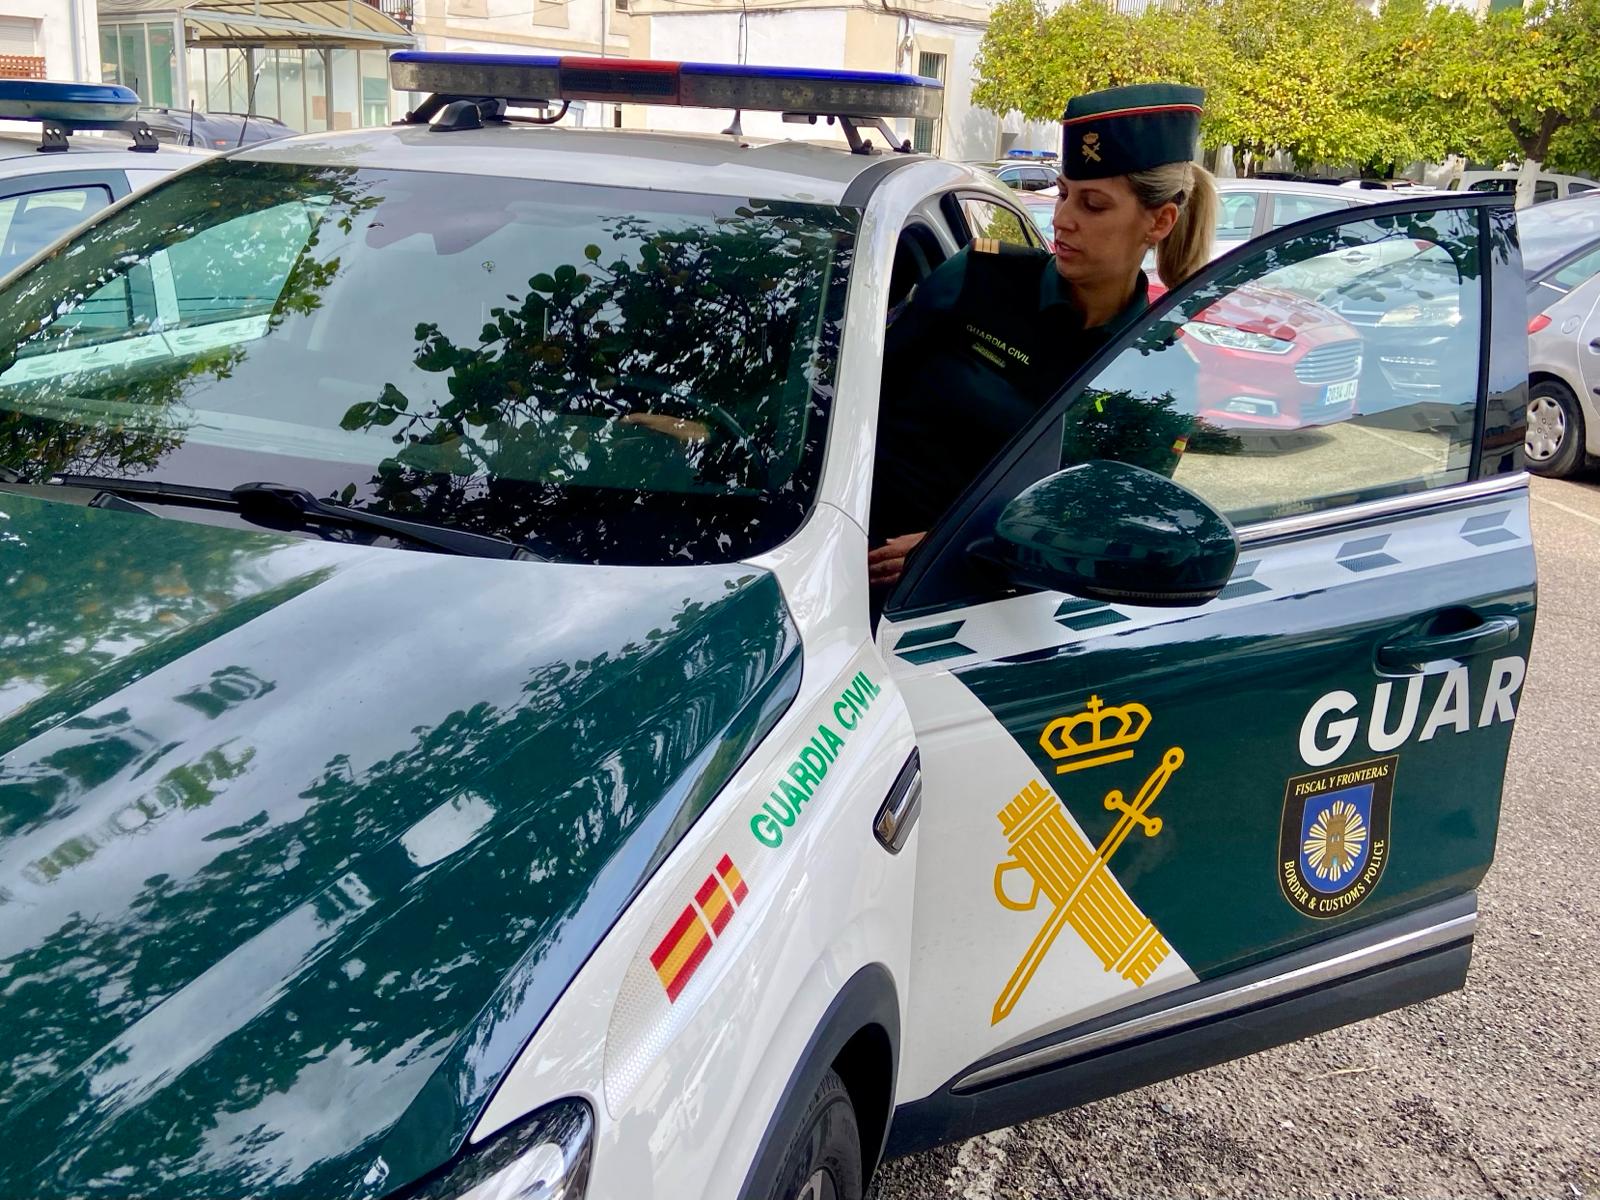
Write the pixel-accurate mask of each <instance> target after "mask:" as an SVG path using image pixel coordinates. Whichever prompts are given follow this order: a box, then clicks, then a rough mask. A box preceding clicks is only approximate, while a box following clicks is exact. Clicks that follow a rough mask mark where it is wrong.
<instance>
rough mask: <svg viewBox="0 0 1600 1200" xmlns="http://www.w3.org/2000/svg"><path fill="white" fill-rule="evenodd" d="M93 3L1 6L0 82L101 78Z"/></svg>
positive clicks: (52, 0)
mask: <svg viewBox="0 0 1600 1200" xmlns="http://www.w3.org/2000/svg"><path fill="white" fill-rule="evenodd" d="M98 44H99V34H98V32H97V31H96V15H95V6H94V0H0V79H77V80H85V81H89V82H96V81H98V80H99V78H100V73H99V71H100V68H99V62H100V58H99V54H98V52H97V50H96V47H97V46H98Z"/></svg>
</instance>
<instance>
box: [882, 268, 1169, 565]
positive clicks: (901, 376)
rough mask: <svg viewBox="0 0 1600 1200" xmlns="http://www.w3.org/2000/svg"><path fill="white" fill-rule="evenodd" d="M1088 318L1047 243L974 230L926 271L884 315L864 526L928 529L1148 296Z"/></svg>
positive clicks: (886, 531) (889, 533)
mask: <svg viewBox="0 0 1600 1200" xmlns="http://www.w3.org/2000/svg"><path fill="white" fill-rule="evenodd" d="M1147 286H1148V285H1147V281H1146V279H1145V277H1144V274H1143V273H1142V272H1141V273H1140V275H1139V278H1138V284H1137V287H1136V289H1135V291H1134V295H1133V299H1132V300H1130V301H1129V302H1128V305H1127V307H1126V308H1124V309H1123V310H1122V311H1121V312H1119V313H1118V314H1117V315H1116V317H1114V318H1113V319H1112V320H1111V321H1110V322H1108V323H1106V324H1104V325H1098V326H1095V327H1094V328H1092V329H1086V328H1084V325H1083V315H1082V314H1081V313H1080V312H1079V311H1078V309H1077V308H1076V307H1075V306H1074V305H1073V302H1072V294H1071V290H1070V288H1069V287H1068V285H1067V282H1066V281H1065V280H1064V279H1062V278H1061V275H1060V272H1058V271H1057V270H1056V268H1055V260H1054V258H1053V257H1052V256H1051V255H1050V254H1049V253H1048V252H1047V251H1044V250H1034V249H1030V248H1028V247H1025V246H1012V245H1008V244H1004V243H997V242H994V241H991V240H986V239H985V240H980V241H979V242H976V243H974V244H973V246H971V247H968V248H967V249H965V250H962V251H961V252H960V253H958V254H956V255H955V256H954V257H952V258H951V259H950V260H949V261H948V262H946V263H944V264H943V265H942V266H940V267H939V269H938V270H936V271H934V273H933V274H932V275H930V276H929V277H928V278H927V279H926V280H924V281H923V282H922V284H921V285H920V286H919V287H918V288H917V291H916V295H915V297H914V298H913V300H912V302H911V304H910V305H909V306H908V307H907V308H906V309H905V310H904V311H902V312H901V313H900V314H899V315H898V316H897V317H896V318H895V319H894V320H893V321H892V323H891V324H890V326H889V334H888V345H887V349H886V352H885V356H884V372H883V392H882V399H881V402H880V416H879V421H878V445H877V458H876V466H875V467H874V473H873V498H872V519H871V530H870V533H871V537H872V540H873V542H874V543H875V544H876V543H879V542H882V541H883V540H885V539H887V538H891V537H896V536H898V535H900V534H904V533H919V532H921V531H923V530H926V529H928V528H929V527H930V526H931V525H932V524H933V523H934V521H935V520H937V519H938V517H939V515H940V514H941V513H943V512H944V510H945V509H946V508H948V507H949V506H950V505H951V504H952V503H953V502H954V501H955V499H956V497H957V496H959V495H960V494H961V492H962V491H963V490H964V489H965V488H966V487H967V485H968V484H970V483H971V482H972V481H973V480H974V479H975V478H977V476H978V474H979V472H980V471H982V470H983V468H984V467H985V466H986V465H987V464H988V463H989V461H990V460H991V459H993V458H994V456H995V455H996V454H998V453H999V452H1000V450H1001V449H1002V448H1003V447H1004V446H1005V444H1006V443H1007V442H1009V441H1010V440H1011V438H1012V437H1013V436H1015V434H1016V433H1017V432H1018V431H1019V430H1020V429H1022V427H1023V426H1024V425H1026V424H1027V423H1028V421H1029V420H1030V419H1031V418H1032V417H1033V415H1034V414H1035V413H1036V412H1037V411H1038V410H1039V409H1040V408H1041V407H1042V406H1043V405H1044V404H1045V403H1046V402H1047V401H1049V400H1050V399H1051V398H1052V397H1053V396H1054V395H1055V394H1056V392H1058V391H1059V390H1060V388H1061V385H1062V384H1064V383H1065V382H1066V381H1067V379H1068V377H1070V376H1071V375H1072V373H1073V372H1074V371H1076V370H1077V368H1078V367H1080V366H1082V365H1083V363H1084V362H1085V361H1087V360H1088V359H1089V358H1090V357H1091V356H1092V355H1093V354H1094V353H1095V352H1096V351H1098V350H1099V349H1100V348H1101V347H1102V346H1104V345H1105V344H1106V343H1107V342H1109V341H1110V340H1111V339H1112V338H1114V337H1116V336H1117V334H1118V333H1120V332H1121V331H1122V330H1123V329H1124V328H1125V327H1126V326H1127V324H1128V322H1130V321H1132V320H1133V319H1134V318H1135V317H1137V316H1138V314H1139V313H1140V312H1142V311H1143V310H1144V308H1145V306H1146V304H1147V303H1148V290H1147Z"/></svg>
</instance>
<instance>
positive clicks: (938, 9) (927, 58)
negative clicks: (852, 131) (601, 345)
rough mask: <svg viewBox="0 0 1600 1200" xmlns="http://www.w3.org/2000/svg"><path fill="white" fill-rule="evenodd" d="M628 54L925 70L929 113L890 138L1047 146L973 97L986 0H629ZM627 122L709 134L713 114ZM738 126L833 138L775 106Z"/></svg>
mask: <svg viewBox="0 0 1600 1200" xmlns="http://www.w3.org/2000/svg"><path fill="white" fill-rule="evenodd" d="M629 3H630V4H631V6H632V11H631V13H630V19H631V21H632V37H631V50H632V53H633V56H634V57H635V58H661V59H692V60H709V61H712V62H750V63H762V64H771V65H774V66H796V67H841V68H846V69H850V70H861V71H892V72H897V73H905V74H913V75H925V76H928V77H931V78H935V79H938V80H939V81H940V82H942V83H943V84H944V98H943V105H944V107H943V112H942V113H941V114H940V116H939V117H938V118H936V119H928V120H918V121H909V120H906V121H898V122H895V123H894V124H895V132H896V135H897V136H898V137H899V138H900V139H901V140H909V141H910V142H911V143H912V147H913V148H914V149H916V150H919V151H922V152H924V153H930V154H937V155H941V156H942V157H945V158H952V159H957V160H966V161H975V160H983V159H993V158H999V157H1002V156H1003V155H1004V154H1005V153H1006V152H1007V151H1010V150H1014V149H1015V150H1036V149H1043V150H1054V149H1057V148H1058V147H1059V144H1060V130H1059V129H1058V127H1056V126H1055V125H1051V124H1039V123H1028V122H1024V121H1022V120H1021V118H1019V117H1017V116H1016V115H1015V114H1011V115H1010V116H1008V117H1000V116H997V115H996V114H994V113H992V112H989V111H988V110H987V109H983V108H980V107H978V106H977V105H976V104H974V103H973V100H972V88H973V84H974V82H975V79H974V74H975V72H974V62H975V60H976V58H977V55H978V48H979V46H980V45H981V44H982V42H983V35H984V31H985V30H986V29H987V28H988V20H989V10H990V7H991V5H990V3H989V2H988V0H909V2H908V3H905V4H901V5H896V6H889V5H884V4H876V3H867V2H866V0H782V2H779V3H773V2H769V0H746V2H744V3H741V2H740V0H629ZM627 115H628V119H629V120H630V123H632V122H638V123H640V124H642V123H643V122H644V121H645V120H648V121H649V123H650V125H651V127H653V128H668V129H683V130H694V131H700V132H714V131H717V130H720V129H722V128H725V127H726V126H727V124H728V117H729V116H731V114H728V115H724V114H720V113H708V112H698V111H695V110H692V109H684V110H680V111H672V110H659V109H652V110H649V111H648V114H647V115H646V114H634V113H629V114H627ZM741 124H742V127H743V130H744V132H745V133H747V134H750V135H752V136H760V137H798V138H815V139H818V140H824V141H830V142H837V141H841V140H842V139H841V137H840V135H839V132H838V131H837V130H835V129H831V128H829V127H828V126H826V125H815V126H812V125H795V124H787V123H785V122H783V120H782V119H781V117H780V116H779V115H778V114H775V113H750V114H744V115H742V117H741Z"/></svg>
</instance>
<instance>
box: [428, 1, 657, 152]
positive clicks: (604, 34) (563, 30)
mask: <svg viewBox="0 0 1600 1200" xmlns="http://www.w3.org/2000/svg"><path fill="white" fill-rule="evenodd" d="M415 3H416V14H415V21H414V23H413V26H412V28H413V29H414V30H415V32H416V34H417V38H418V44H419V45H420V46H421V47H422V48H423V49H425V50H449V51H455V52H459V53H471V52H473V51H477V52H480V53H485V54H576V55H586V56H589V57H595V58H600V57H610V58H628V57H630V55H631V49H632V47H631V42H632V39H631V36H630V35H631V33H632V29H633V24H632V17H631V14H630V13H629V11H628V9H629V0H415ZM411 99H412V98H410V97H406V98H405V100H407V101H410V100H411ZM397 104H398V102H397ZM617 108H618V106H617V105H613V104H585V103H583V102H582V101H579V102H577V103H575V104H573V105H572V108H571V111H570V112H569V114H568V116H567V119H566V120H564V121H563V122H562V123H563V124H577V125H584V126H590V127H594V126H606V125H617V124H620V114H619V113H618V112H617Z"/></svg>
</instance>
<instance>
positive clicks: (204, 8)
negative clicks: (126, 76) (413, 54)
mask: <svg viewBox="0 0 1600 1200" xmlns="http://www.w3.org/2000/svg"><path fill="white" fill-rule="evenodd" d="M385 7H390V4H388V3H385ZM406 7H407V9H409V5H408V6H406ZM98 8H99V10H100V19H101V20H102V21H115V20H117V19H118V18H120V17H138V18H140V19H146V20H147V19H149V18H151V17H176V18H179V19H181V20H182V21H183V23H184V24H185V25H186V26H187V27H188V28H189V29H191V30H193V34H192V35H191V34H187V33H186V34H185V40H186V41H188V42H189V44H191V45H200V46H206V45H210V46H315V45H322V46H370V47H384V46H411V45H415V44H416V38H415V37H413V36H412V34H411V31H410V30H408V29H407V28H406V27H405V26H404V25H402V24H401V23H400V22H399V21H397V20H395V19H394V18H393V17H391V16H388V15H387V14H385V13H384V12H382V11H381V10H380V9H379V8H378V7H377V6H376V5H374V4H372V3H369V2H368V0H203V3H201V4H197V5H182V6H179V5H174V4H173V2H172V0H99V5H98Z"/></svg>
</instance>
